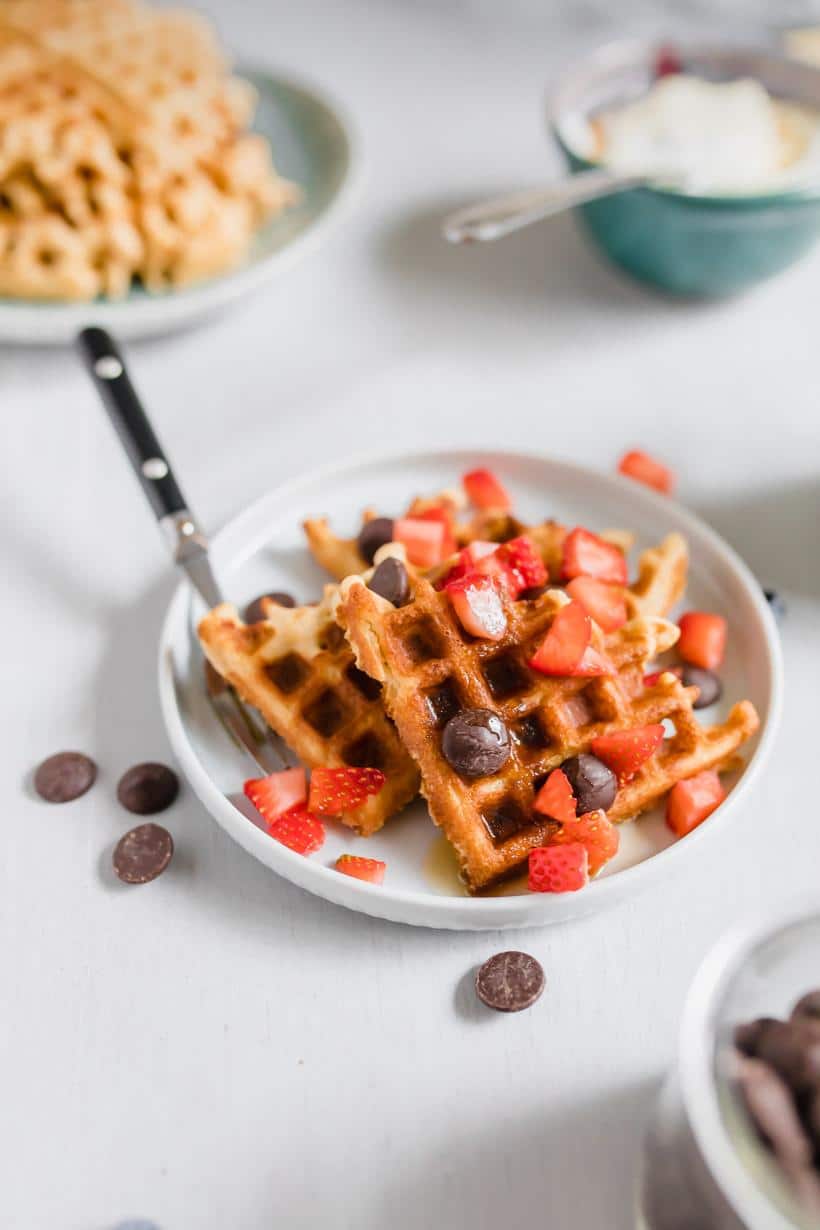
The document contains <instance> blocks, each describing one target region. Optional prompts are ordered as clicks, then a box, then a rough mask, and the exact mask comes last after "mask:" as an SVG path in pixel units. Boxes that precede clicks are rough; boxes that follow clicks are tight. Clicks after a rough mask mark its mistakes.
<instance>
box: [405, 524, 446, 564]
mask: <svg viewBox="0 0 820 1230" xmlns="http://www.w3.org/2000/svg"><path fill="white" fill-rule="evenodd" d="M393 540H394V542H400V543H402V544H403V545H404V548H405V550H406V551H407V558H408V560H409V561H410V563H411V564H415V565H416V567H417V568H432V567H433V566H434V565H435V564H440V563H441V562H442V560H445V559H446V558H447V554H448V553H447V551H446V549H445V548H446V545H447V526H446V525H445V524H444V522H443V521H441V520H440V519H438V518H435V519H434V520H432V521H429V520H425V518H424V517H399V519H398V520H397V521H395V522H394V524H393Z"/></svg>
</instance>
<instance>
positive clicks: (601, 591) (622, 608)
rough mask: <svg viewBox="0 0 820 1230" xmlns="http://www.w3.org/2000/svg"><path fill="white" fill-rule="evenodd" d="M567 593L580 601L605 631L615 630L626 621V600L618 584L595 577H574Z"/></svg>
mask: <svg viewBox="0 0 820 1230" xmlns="http://www.w3.org/2000/svg"><path fill="white" fill-rule="evenodd" d="M567 593H568V594H569V596H570V598H574V599H575V601H576V602H580V604H581V606H582V607H583V608H584V610H585V611H586V612H587V614H588V615H591V616H592V618H593V619H594V620H595V622H596V624H597V625H598V627H599V628H603V630H604V632H615V631H617V629H618V628H621V627H623V625H624V624H625V623H626V619H627V612H626V601H625V599H624V596H623V593H622V592H621V590H620V588H619V587H618V586H617V585H608V584H607V582H606V581H599V580H597V579H596V578H595V577H574V578H573V580H571V581H570V583H569V585H568V586H567Z"/></svg>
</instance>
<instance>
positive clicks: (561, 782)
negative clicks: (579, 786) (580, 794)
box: [533, 769, 577, 823]
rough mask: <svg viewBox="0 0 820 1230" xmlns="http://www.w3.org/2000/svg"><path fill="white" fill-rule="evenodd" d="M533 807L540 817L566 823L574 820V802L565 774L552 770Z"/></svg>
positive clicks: (558, 770)
mask: <svg viewBox="0 0 820 1230" xmlns="http://www.w3.org/2000/svg"><path fill="white" fill-rule="evenodd" d="M533 807H534V808H535V810H536V811H537V812H540V813H541V815H542V816H549V818H550V819H551V820H560V821H562V823H567V822H568V821H569V820H574V819H575V812H576V807H577V805H576V802H575V795H574V794H573V793H572V786H570V784H569V778H568V777H567V775H566V773H562V772H561V770H560V769H553V771H552V773H550V775H549V777H548V778H547V780H546V781H545V782H544V784H543V786H542V787H541V789H540V790H539V791H538V794H537V795H536V796H535V802H534V803H533Z"/></svg>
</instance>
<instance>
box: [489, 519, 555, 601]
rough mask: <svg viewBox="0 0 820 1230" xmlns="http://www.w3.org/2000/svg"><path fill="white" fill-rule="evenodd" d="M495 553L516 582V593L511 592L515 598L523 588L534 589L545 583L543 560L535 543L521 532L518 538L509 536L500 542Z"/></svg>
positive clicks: (545, 575) (545, 572)
mask: <svg viewBox="0 0 820 1230" xmlns="http://www.w3.org/2000/svg"><path fill="white" fill-rule="evenodd" d="M497 554H498V558H499V559H500V560H502V562H503V563H504V564H506V566H507V567H508V568H509V569H510V570H511V572H512V573H513V575H514V577H515V578H516V581H517V582H518V586H517V588H518V593H516V594H513V597H514V598H517V597H518V594H519V593H523V592H524V590H525V589H535V588H537V587H538V586H539V585H545V584H546V582H547V570H546V568H545V566H544V561H543V560H542V558H541V556H540V555H539V553H538V549H537V548H536V546H535V543H534V542H532V540H531V539H529V538H527V537H526V536H525V535H523V534H522V535H521V537H519V538H511V539H510V541H509V542H505V543H502V544H501V546H500V547H499V548H498V551H497Z"/></svg>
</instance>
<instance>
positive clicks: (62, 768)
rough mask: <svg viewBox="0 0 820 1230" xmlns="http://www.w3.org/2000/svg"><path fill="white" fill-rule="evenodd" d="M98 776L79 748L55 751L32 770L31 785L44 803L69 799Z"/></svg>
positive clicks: (91, 762)
mask: <svg viewBox="0 0 820 1230" xmlns="http://www.w3.org/2000/svg"><path fill="white" fill-rule="evenodd" d="M96 780H97V766H96V765H95V763H94V761H93V760H92V759H91V758H90V757H89V756H84V755H83V753H82V752H57V754H56V755H54V756H49V757H48V759H47V760H44V761H43V763H42V764H41V765H38V766H37V769H36V770H35V773H34V789H35V790H36V791H37V793H38V794H39V796H40V798H41V799H45V801H46V802H47V803H70V802H71V800H72V799H79V797H80V795H83V794H85V792H86V791H87V790H90V789H91V787H92V786H93V785H94V782H95V781H96Z"/></svg>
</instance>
